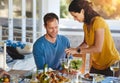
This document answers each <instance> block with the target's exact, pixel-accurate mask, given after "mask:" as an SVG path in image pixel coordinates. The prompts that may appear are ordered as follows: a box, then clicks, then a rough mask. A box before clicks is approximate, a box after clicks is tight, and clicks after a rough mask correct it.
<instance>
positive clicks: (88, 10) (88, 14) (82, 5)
mask: <svg viewBox="0 0 120 83" xmlns="http://www.w3.org/2000/svg"><path fill="white" fill-rule="evenodd" d="M81 9H84V16H85V19H84V22H85V23H87V24H90V21H91V19H92V18H93V17H95V16H100V15H99V14H98V13H97V12H96V11H94V10H93V9H92V7H91V3H90V2H88V1H86V0H73V1H72V2H71V3H70V5H69V9H68V10H69V12H78V13H80V12H81Z"/></svg>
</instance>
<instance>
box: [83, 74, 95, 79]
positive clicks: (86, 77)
mask: <svg viewBox="0 0 120 83" xmlns="http://www.w3.org/2000/svg"><path fill="white" fill-rule="evenodd" d="M93 76H94V74H89V73H86V74H83V75H81V77H82V78H83V79H85V80H88V81H92V80H93Z"/></svg>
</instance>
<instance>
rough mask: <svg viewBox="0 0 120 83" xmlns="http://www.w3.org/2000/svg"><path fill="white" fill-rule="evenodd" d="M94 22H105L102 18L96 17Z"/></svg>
mask: <svg viewBox="0 0 120 83" xmlns="http://www.w3.org/2000/svg"><path fill="white" fill-rule="evenodd" d="M94 21H95V22H96V21H105V19H104V18H103V17H101V16H96V17H95V20H94Z"/></svg>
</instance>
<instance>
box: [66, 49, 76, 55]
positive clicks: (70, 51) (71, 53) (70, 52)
mask: <svg viewBox="0 0 120 83" xmlns="http://www.w3.org/2000/svg"><path fill="white" fill-rule="evenodd" d="M65 52H66V54H67V55H74V54H78V52H77V48H69V49H65Z"/></svg>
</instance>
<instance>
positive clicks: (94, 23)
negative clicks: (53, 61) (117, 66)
mask: <svg viewBox="0 0 120 83" xmlns="http://www.w3.org/2000/svg"><path fill="white" fill-rule="evenodd" d="M69 12H70V14H71V15H72V16H73V17H74V19H75V20H77V21H79V22H83V23H84V25H83V30H84V41H83V42H82V44H80V45H79V46H78V47H76V48H69V49H66V50H65V51H66V53H67V54H83V53H90V54H91V56H92V67H91V69H90V73H98V74H103V75H106V76H112V75H113V73H112V71H111V70H110V65H112V64H114V63H115V61H117V60H120V57H119V56H120V54H119V52H118V51H117V50H116V48H115V45H114V41H113V39H112V36H111V32H110V29H109V27H108V25H107V23H106V22H105V20H104V19H103V18H102V17H101V16H100V15H99V14H98V13H97V12H96V11H94V10H93V9H92V7H91V3H89V2H88V1H86V0H73V1H72V2H71V3H70V5H69Z"/></svg>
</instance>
